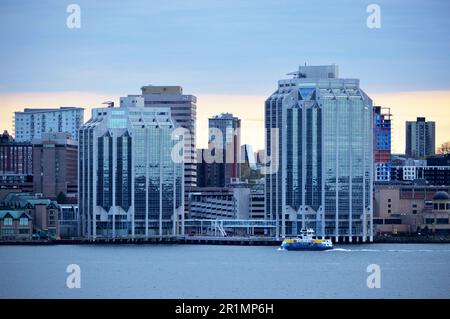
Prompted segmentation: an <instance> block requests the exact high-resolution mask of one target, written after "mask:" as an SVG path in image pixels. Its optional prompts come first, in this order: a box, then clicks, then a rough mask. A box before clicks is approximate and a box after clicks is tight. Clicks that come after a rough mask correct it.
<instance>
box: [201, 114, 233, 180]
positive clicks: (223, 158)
mask: <svg viewBox="0 0 450 319" xmlns="http://www.w3.org/2000/svg"><path fill="white" fill-rule="evenodd" d="M208 127H209V138H208V144H209V145H213V146H212V147H214V149H212V150H211V151H212V152H218V153H217V154H214V155H215V156H214V157H215V159H216V160H217V161H218V163H217V164H223V165H218V166H217V167H218V170H219V172H218V174H217V178H215V179H214V181H213V184H212V185H208V186H212V187H225V186H227V185H229V184H230V182H231V179H232V178H240V162H241V158H240V156H241V142H240V141H241V135H240V130H241V120H240V119H239V118H237V117H235V116H233V114H230V113H222V114H219V115H216V116H213V117H212V118H209V119H208ZM214 164H216V163H213V165H214Z"/></svg>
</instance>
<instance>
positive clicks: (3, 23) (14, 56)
mask: <svg viewBox="0 0 450 319" xmlns="http://www.w3.org/2000/svg"><path fill="white" fill-rule="evenodd" d="M72 3H75V4H78V5H79V6H80V9H81V11H80V13H81V15H80V16H81V28H79V29H69V28H68V27H67V25H66V20H67V17H68V16H69V14H70V13H67V12H66V9H67V6H68V5H69V4H72ZM371 3H376V4H378V5H379V7H380V9H381V15H380V17H381V28H379V29H370V28H368V27H367V24H366V20H367V17H368V16H369V14H370V13H367V12H366V8H367V6H368V5H369V4H371ZM449 13H450V2H449V1H446V0H442V1H439V0H423V1H418V0H409V1H401V0H388V1H378V0H371V1H360V0H358V1H350V0H341V1H335V0H334V1H328V0H315V1H312V0H309V1H301V0H273V1H271V0H270V1H269V0H259V1H255V0H239V1H237V0H220V1H219V0H190V1H186V0H183V1H178V0H164V1H161V0H147V1H133V0H130V1H112V0H110V1H103V0H96V1H85V0H83V1H81V0H70V1H64V0H54V1H50V0H40V1H32V0H0V43H1V45H0V110H2V114H1V116H0V129H2V128H3V129H8V130H10V131H11V129H12V123H11V121H12V116H13V112H14V111H20V110H21V109H23V108H25V107H58V106H82V107H85V108H86V109H87V111H89V109H90V108H92V107H97V106H100V105H101V103H102V102H104V101H107V100H114V101H118V99H119V97H120V96H126V95H127V94H137V93H139V92H140V90H139V88H140V87H141V86H142V85H147V84H153V85H181V86H183V89H184V92H185V93H187V94H194V95H196V96H197V97H198V118H197V132H199V134H198V135H199V136H198V138H197V141H198V145H199V146H200V147H202V146H205V144H206V141H207V136H206V132H207V130H206V128H207V118H208V117H209V116H212V115H214V114H217V113H220V112H232V113H233V114H234V115H236V116H239V117H241V118H242V122H243V123H242V141H243V142H244V143H250V144H252V145H254V147H255V149H258V148H262V147H263V145H264V140H263V136H262V135H263V130H262V126H263V103H264V99H265V98H267V97H268V96H269V95H270V94H271V93H273V91H275V89H276V84H277V81H278V80H279V79H283V78H287V76H286V73H288V72H291V71H294V70H296V68H297V67H298V65H300V64H302V65H303V64H304V63H307V64H308V65H318V64H333V63H335V64H337V65H339V67H340V76H341V77H343V78H359V79H360V81H361V87H362V88H363V90H364V91H365V92H366V93H367V94H368V95H369V96H370V97H371V98H372V99H373V101H374V104H376V105H383V106H385V107H391V109H392V113H393V114H394V124H393V125H394V131H393V151H394V152H397V153H399V152H403V151H404V122H405V121H406V120H414V119H415V118H416V117H418V116H425V117H427V119H429V120H434V121H436V126H437V136H436V137H437V144H438V145H439V144H440V143H442V142H444V141H447V140H450V76H449V70H450V19H449ZM88 118H89V112H86V114H85V119H86V120H87V119H88Z"/></svg>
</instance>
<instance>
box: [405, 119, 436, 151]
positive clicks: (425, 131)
mask: <svg viewBox="0 0 450 319" xmlns="http://www.w3.org/2000/svg"><path fill="white" fill-rule="evenodd" d="M435 148H436V139H435V122H430V121H428V122H427V121H426V120H425V118H424V117H418V118H417V120H416V121H415V122H413V121H407V122H406V156H408V157H412V158H424V157H427V156H431V155H434V154H435Z"/></svg>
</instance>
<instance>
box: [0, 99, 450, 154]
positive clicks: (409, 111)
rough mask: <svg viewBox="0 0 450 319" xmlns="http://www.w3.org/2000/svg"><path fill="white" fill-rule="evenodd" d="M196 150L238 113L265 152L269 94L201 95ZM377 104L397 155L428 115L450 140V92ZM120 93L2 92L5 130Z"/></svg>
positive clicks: (0, 124)
mask: <svg viewBox="0 0 450 319" xmlns="http://www.w3.org/2000/svg"><path fill="white" fill-rule="evenodd" d="M196 95H197V97H198V103H197V147H199V148H200V147H206V146H207V139H208V118H209V117H211V116H212V115H216V114H219V113H226V112H228V113H233V115H234V116H237V117H239V118H241V120H242V123H241V126H242V129H241V140H242V143H246V144H251V145H252V146H253V148H254V150H255V151H256V150H258V149H262V148H264V129H263V127H264V100H265V99H266V96H251V95H225V94H196ZM369 95H370V97H371V98H372V99H373V102H374V105H381V106H383V107H390V108H391V113H392V114H393V132H392V152H393V153H403V152H404V148H405V145H404V144H405V142H404V141H405V121H407V120H409V121H414V120H415V119H416V117H426V118H427V120H430V121H435V122H436V147H439V146H440V145H441V144H442V143H444V142H445V141H450V91H416V92H396V93H374V94H370V93H369ZM119 96H120V95H118V94H108V93H94V92H25V93H0V108H1V110H2V116H1V117H0V129H3V130H4V129H6V130H8V131H10V132H12V129H13V123H12V119H13V114H14V112H15V111H21V110H23V109H24V108H26V107H30V108H33V107H36V108H38V107H60V106H80V107H84V108H85V109H86V111H85V114H84V120H85V121H87V120H88V119H89V117H90V110H91V109H92V107H101V106H102V103H103V102H105V101H110V100H112V101H115V102H116V105H118V101H119Z"/></svg>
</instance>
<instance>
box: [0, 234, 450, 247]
mask: <svg viewBox="0 0 450 319" xmlns="http://www.w3.org/2000/svg"><path fill="white" fill-rule="evenodd" d="M281 242H282V240H277V239H274V238H232V237H230V238H227V237H201V238H197V237H192V238H189V237H183V238H173V237H169V238H158V237H156V238H146V239H144V238H139V239H130V238H127V239H123V238H118V239H115V240H112V239H97V240H95V241H92V240H87V239H59V240H29V241H23V240H22V241H0V246H50V245H233V246H280V245H281ZM335 244H337V245H340V246H355V245H362V244H450V236H376V237H374V240H373V242H369V241H366V242H361V241H359V242H358V241H354V242H351V243H350V242H338V243H335Z"/></svg>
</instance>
